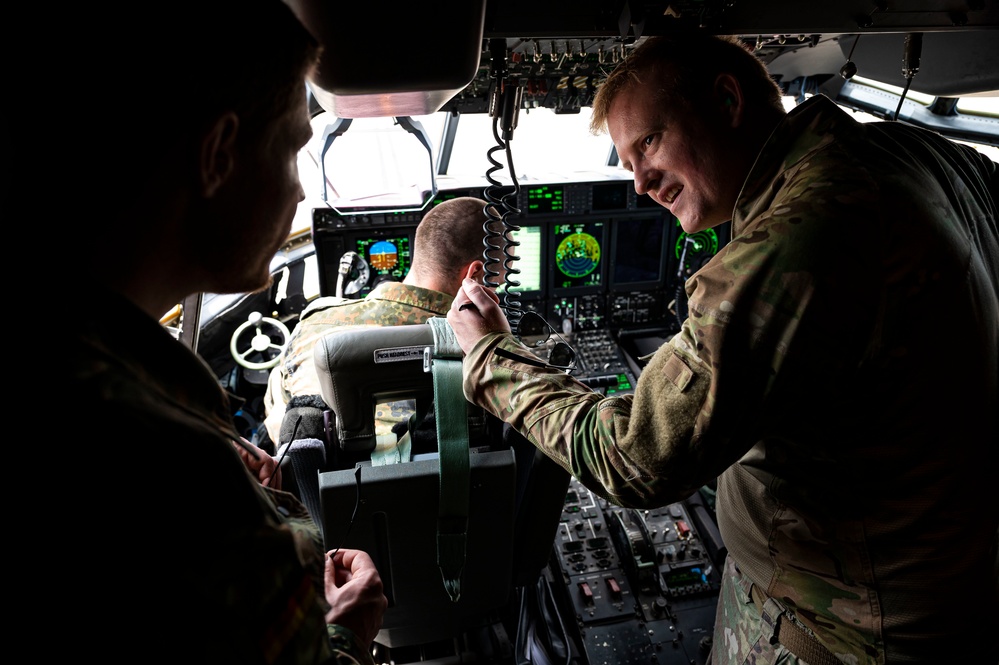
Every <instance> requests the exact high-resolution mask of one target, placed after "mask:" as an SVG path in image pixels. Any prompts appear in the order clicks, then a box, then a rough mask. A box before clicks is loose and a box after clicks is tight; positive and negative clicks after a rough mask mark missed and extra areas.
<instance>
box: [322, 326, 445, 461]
mask: <svg viewBox="0 0 999 665" xmlns="http://www.w3.org/2000/svg"><path fill="white" fill-rule="evenodd" d="M428 347H429V348H430V350H431V351H433V348H434V335H433V331H432V330H431V327H430V325H429V324H426V323H420V324H411V325H402V326H384V327H383V326H357V327H351V328H347V329H344V330H334V331H332V332H330V333H327V334H326V335H325V336H323V337H322V338H320V339H319V341H317V342H316V346H315V351H314V356H313V357H314V360H315V364H316V371H317V372H318V374H319V385H320V388H321V390H322V396H323V399H324V400H325V401H326V403H327V404H328V405H329V407H330V409H332V411H333V412H334V413H335V414H336V428H337V437H338V438H339V442H340V447H341V449H343V450H345V451H352V452H370V451H372V450H374V448H375V415H374V414H375V408H374V407H375V404H380V403H384V402H389V401H394V400H402V399H416V400H417V402H423V403H429V402H430V401H431V400H433V395H434V384H433V374H432V373H430V372H425V371H424V368H423V358H424V351H425V349H427V348H428Z"/></svg>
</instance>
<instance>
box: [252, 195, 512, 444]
mask: <svg viewBox="0 0 999 665" xmlns="http://www.w3.org/2000/svg"><path fill="white" fill-rule="evenodd" d="M487 209H488V204H487V203H486V201H484V200H482V199H479V198H475V197H471V196H463V197H458V198H454V199H448V200H446V201H443V202H442V203H439V204H438V205H436V206H435V207H433V208H431V209H430V210H429V211H427V213H426V214H425V215H424V217H423V219H422V220H420V223H419V225H418V226H417V227H416V237H415V239H414V242H413V263H412V266H411V267H410V270H409V272H408V273H407V274H406V276H405V277H404V278H403V280H402V282H393V281H383V282H381V283H379V284H377V285H376V286H375V287H374V288H373V289H372V290H371V292H370V293H368V295H367V296H365V297H364V298H361V299H347V298H337V297H332V296H330V297H324V298H319V299H318V300H315V301H313V302H312V303H310V304H309V306H308V307H307V308H306V309H305V311H304V312H302V316H301V319H300V320H299V322H298V325H297V326H296V327H295V330H294V331H293V332H292V335H291V339H290V340H289V342H288V347H287V348H286V349H285V351H284V353H282V355H281V358H280V360H279V362H278V364H277V365H276V366H275V367H274V368H273V369H272V370H271V373H270V377H269V378H268V382H267V392H266V394H265V396H264V410H265V412H266V418H265V419H264V426H265V427H266V428H267V433H268V436H269V437H270V439H271V440H272V441H274V442H275V443H276V444H278V445H281V444H286V443H288V442H289V441H288V439H289V438H290V436H291V434H290V432H291V431H292V429H291V427H290V426H289V423H285V427H284V432H283V433H282V423H283V422H284V419H285V414H286V412H287V409H288V404H289V403H290V402H292V400H293V399H294V398H296V397H300V398H301V397H306V396H318V395H320V387H319V376H318V374H317V372H316V368H315V364H314V362H313V349H314V348H315V345H316V342H317V341H318V340H319V339H320V338H321V337H322V336H323V335H325V334H326V333H328V332H330V331H332V330H338V329H342V328H344V327H345V326H358V325H377V326H396V325H407V324H418V323H425V322H426V321H427V319H429V318H430V317H434V316H437V317H444V316H446V315H447V312H448V309H450V307H451V301H452V300H453V299H454V294H455V293H457V292H458V289H459V288H461V283H462V280H463V279H466V278H467V279H471V280H474V281H476V282H479V283H481V282H482V281H483V279H484V278H485V277H486V276H487V275H486V267H487V266H486V265H485V263H484V259H483V250H484V249H485V244H484V239H485V237H486V229H487V225H489V224H493V223H494V222H492V221H491V218H490V217H489V216H487ZM489 251H490V252H494V251H495V250H489ZM489 256H490V257H492V254H489ZM496 258H498V256H497V257H496ZM498 268H500V262H499V261H490V265H489V270H490V272H492V273H494V274H493V275H492V278H491V280H492V281H493V282H494V283H496V279H497V277H498V276H499V275H501V274H503V273H502V270H500V269H498ZM298 401H299V400H296V401H295V403H298ZM414 408H415V407H414V405H413V403H412V401H411V400H401V401H397V402H389V403H385V404H379V405H378V411H377V413H376V419H375V426H376V436H377V443H376V446H375V449H374V450H373V451H372V453H371V460H372V463H373V464H388V463H394V462H400V461H408V460H409V458H410V453H411V450H412V448H411V444H412V441H411V437H410V436H408V435H403V436H402V437H399V436H397V434H398V430H399V428H398V427H396V432H393V427H394V426H398V425H399V424H402V423H408V421H409V418H410V415H411V414H412V413H413V411H414Z"/></svg>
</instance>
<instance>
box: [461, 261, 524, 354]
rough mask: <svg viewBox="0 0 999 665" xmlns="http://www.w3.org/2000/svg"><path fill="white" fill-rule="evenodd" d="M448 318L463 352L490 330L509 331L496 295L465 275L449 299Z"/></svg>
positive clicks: (507, 322) (466, 351)
mask: <svg viewBox="0 0 999 665" xmlns="http://www.w3.org/2000/svg"><path fill="white" fill-rule="evenodd" d="M447 322H448V323H449V324H451V328H452V329H453V330H454V336H455V338H456V339H457V340H458V346H460V347H461V350H462V351H464V352H465V353H466V354H467V353H468V352H469V351H471V350H472V347H473V346H475V343H476V342H478V341H479V340H480V339H482V338H483V337H485V336H486V335H488V334H489V333H491V332H496V331H499V332H510V322H509V321H507V319H506V315H505V314H503V310H502V309H500V307H499V296H498V295H496V292H495V291H494V290H493V289H488V288H486V287H484V286H483V285H482V284H479V283H478V282H476V281H475V280H472V279H467V278H466V279H464V280H462V283H461V289H460V290H459V291H458V293H457V294H456V295H455V297H454V302H452V303H451V309H450V310H448V313H447Z"/></svg>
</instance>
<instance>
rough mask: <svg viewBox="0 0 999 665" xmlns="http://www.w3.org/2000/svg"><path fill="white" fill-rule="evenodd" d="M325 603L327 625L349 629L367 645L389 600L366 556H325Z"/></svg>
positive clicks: (348, 553)
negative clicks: (337, 625)
mask: <svg viewBox="0 0 999 665" xmlns="http://www.w3.org/2000/svg"><path fill="white" fill-rule="evenodd" d="M334 552H336V554H333V553H334ZM326 600H327V601H328V602H329V604H330V611H329V612H328V613H327V614H326V623H335V624H339V625H341V626H344V627H345V628H349V629H350V630H352V631H354V634H355V635H357V636H358V637H359V638H360V639H361V640H362V641H363V642H364V643H365V644H366V645H369V646H370V645H371V643H372V642H374V640H375V637H376V636H377V635H378V631H379V630H381V627H382V620H383V618H384V616H385V610H386V609H387V608H388V598H386V597H385V593H384V591H383V587H382V578H381V576H379V574H378V569H377V568H375V564H374V562H373V561H372V560H371V557H370V556H368V554H367V552H363V551H361V550H339V551H336V550H330V551H329V552H327V553H326Z"/></svg>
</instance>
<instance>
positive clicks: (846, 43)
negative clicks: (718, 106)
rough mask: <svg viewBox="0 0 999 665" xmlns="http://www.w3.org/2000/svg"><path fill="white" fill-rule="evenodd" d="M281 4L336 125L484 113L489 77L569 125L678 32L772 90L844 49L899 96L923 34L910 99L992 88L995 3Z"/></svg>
mask: <svg viewBox="0 0 999 665" xmlns="http://www.w3.org/2000/svg"><path fill="white" fill-rule="evenodd" d="M286 1H287V2H288V4H289V5H291V6H292V8H293V9H294V10H295V11H296V13H297V14H298V15H299V17H300V18H302V20H303V22H304V23H305V24H306V25H307V26H309V28H310V29H311V30H312V31H313V32H314V33H315V34H316V35H317V36H318V37H319V39H320V40H321V41H322V42H323V44H324V48H325V54H324V59H323V61H322V62H321V64H320V68H319V71H318V72H317V74H316V76H315V77H314V78H313V80H312V81H311V84H312V89H313V93H314V95H315V96H316V99H317V101H318V102H319V104H320V105H321V106H322V107H323V108H325V109H326V110H327V111H330V112H332V113H334V114H335V115H338V116H340V117H344V118H354V117H372V116H401V115H425V114H428V113H433V112H435V111H439V110H448V111H453V112H459V113H485V112H489V111H490V108H489V107H490V104H491V101H490V100H491V99H492V96H491V90H492V89H494V88H495V86H496V85H497V81H498V80H499V79H500V78H502V79H503V82H504V84H506V83H509V82H514V83H516V84H517V85H519V86H521V88H522V90H523V106H524V107H526V108H531V107H544V108H551V109H555V110H556V111H558V112H567V113H572V112H577V111H578V110H579V108H581V107H583V106H588V105H589V103H590V101H591V100H592V95H593V93H594V92H595V89H596V87H597V86H598V85H599V83H600V81H601V80H602V78H603V77H605V76H606V75H607V74H608V73H609V72H610V70H611V69H613V67H614V65H615V64H616V63H617V62H619V61H620V58H622V57H623V56H624V55H625V54H626V53H627V51H628V50H629V49H630V48H632V47H633V45H634V44H635V43H636V42H637V41H638V40H640V39H641V38H643V37H647V36H651V35H659V34H669V33H673V32H677V31H688V30H702V31H706V32H710V33H712V34H727V35H738V36H740V37H742V38H743V40H744V41H745V42H746V43H747V45H750V46H752V47H754V48H755V49H756V50H757V52H758V54H759V55H760V57H761V58H762V59H763V60H764V62H766V63H767V65H768V67H769V68H770V71H771V74H773V75H774V77H775V78H776V79H777V80H778V82H780V83H781V84H782V85H787V84H788V83H789V82H791V81H795V80H798V82H799V84H800V81H801V80H802V77H808V80H810V81H811V83H812V84H815V85H817V86H820V87H821V86H831V87H832V88H836V87H837V86H838V85H842V78H841V77H840V76H839V70H840V68H841V67H842V66H843V65H844V64H845V62H846V60H847V54H849V53H850V50H851V49H853V54H852V58H851V60H852V61H853V62H854V63H855V64H856V65H857V69H858V75H860V76H862V77H866V78H873V79H877V80H880V81H883V82H885V83H889V84H892V85H896V86H899V87H901V86H903V85H904V83H905V81H904V79H903V77H902V72H901V64H902V57H903V48H904V46H903V44H904V40H905V35H906V34H907V33H922V34H923V41H922V53H921V57H920V68H919V70H918V72H917V74H916V76H915V77H914V79H913V83H912V89H913V90H918V91H920V92H925V93H927V94H930V95H936V96H961V95H967V94H975V93H980V92H984V91H992V90H997V89H999V67H996V65H995V63H997V62H999V32H997V30H999V0H944V1H939V0H937V1H933V0H893V1H885V0H881V1H880V2H879V3H873V2H869V1H867V0H829V1H827V2H802V1H801V0H667V1H661V0H656V1H639V0H634V1H627V0H441V1H439V2H435V3H404V4H402V5H399V6H395V5H393V6H392V7H391V9H388V10H384V11H382V10H377V9H372V7H371V6H370V5H367V4H366V3H330V2H327V1H326V0H286ZM348 4H349V5H351V6H344V5H348ZM372 35H377V38H373V37H372ZM858 35H859V36H860V39H859V41H858V40H857V36H858ZM854 42H856V48H855V49H854V48H853V47H854Z"/></svg>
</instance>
